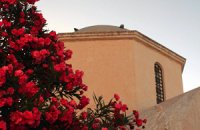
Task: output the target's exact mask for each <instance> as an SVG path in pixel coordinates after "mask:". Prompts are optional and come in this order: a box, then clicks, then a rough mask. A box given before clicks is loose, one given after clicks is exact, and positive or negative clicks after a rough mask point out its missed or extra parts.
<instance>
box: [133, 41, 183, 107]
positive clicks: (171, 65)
mask: <svg viewBox="0 0 200 130" xmlns="http://www.w3.org/2000/svg"><path fill="white" fill-rule="evenodd" d="M134 49H135V50H134V58H135V62H134V63H135V78H136V79H135V81H136V86H137V87H136V94H137V99H138V104H137V106H138V109H145V108H147V107H149V106H153V105H155V104H156V87H155V75H154V64H155V63H156V62H158V63H159V64H160V65H161V67H162V71H163V82H164V93H165V99H170V98H172V97H174V96H177V95H179V94H182V93H183V85H182V67H181V64H180V63H178V62H176V61H175V60H172V59H171V58H170V57H168V56H166V55H164V54H162V53H161V52H160V51H158V50H156V49H153V48H151V47H149V46H148V44H146V43H145V42H144V41H140V40H134Z"/></svg>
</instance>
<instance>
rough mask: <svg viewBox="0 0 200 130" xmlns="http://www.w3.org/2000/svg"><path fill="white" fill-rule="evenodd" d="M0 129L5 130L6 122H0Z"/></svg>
mask: <svg viewBox="0 0 200 130" xmlns="http://www.w3.org/2000/svg"><path fill="white" fill-rule="evenodd" d="M0 129H1V130H6V122H5V121H0Z"/></svg>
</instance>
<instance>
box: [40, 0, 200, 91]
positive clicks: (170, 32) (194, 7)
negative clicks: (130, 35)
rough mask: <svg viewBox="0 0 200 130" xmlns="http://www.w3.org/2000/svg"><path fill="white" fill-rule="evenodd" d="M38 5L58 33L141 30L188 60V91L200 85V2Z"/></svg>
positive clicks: (81, 0) (61, 1) (101, 0)
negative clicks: (91, 29)
mask: <svg viewBox="0 0 200 130" xmlns="http://www.w3.org/2000/svg"><path fill="white" fill-rule="evenodd" d="M37 5H38V9H39V10H41V11H42V13H43V15H44V17H45V18H46V20H47V23H48V25H47V28H48V29H49V30H55V31H56V32H58V33H60V32H72V31H73V28H74V27H76V28H83V27H86V26H91V25H115V26H119V25H120V24H124V25H125V28H127V29H130V30H138V31H139V32H141V33H143V34H145V35H146V36H148V37H150V38H152V39H153V40H155V41H157V42H159V43H161V44H162V45H164V46H166V47H167V48H169V49H171V50H173V51H175V52H176V53H178V54H180V55H181V56H183V57H185V58H186V59H187V62H186V65H185V68H184V71H183V85H184V91H188V90H191V89H194V88H196V87H198V86H200V80H199V79H200V0H41V1H40V2H38V3H37ZM83 71H84V70H83Z"/></svg>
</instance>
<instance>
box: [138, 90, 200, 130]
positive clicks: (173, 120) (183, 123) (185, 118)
mask: <svg viewBox="0 0 200 130" xmlns="http://www.w3.org/2000/svg"><path fill="white" fill-rule="evenodd" d="M199 99H200V88H197V89H194V90H192V91H189V92H187V93H184V94H182V95H180V96H177V97H175V98H173V99H170V100H168V101H166V102H163V103H161V104H159V105H156V106H153V107H151V108H149V109H146V110H144V111H143V112H142V113H141V116H142V117H145V118H147V120H148V122H147V124H146V128H145V130H199V129H200V109H199V108H200V102H199Z"/></svg>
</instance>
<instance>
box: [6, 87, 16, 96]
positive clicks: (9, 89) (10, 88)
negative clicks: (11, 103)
mask: <svg viewBox="0 0 200 130" xmlns="http://www.w3.org/2000/svg"><path fill="white" fill-rule="evenodd" d="M14 91H15V90H14V88H13V87H9V88H8V89H7V91H6V93H7V94H9V95H13V93H14Z"/></svg>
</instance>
